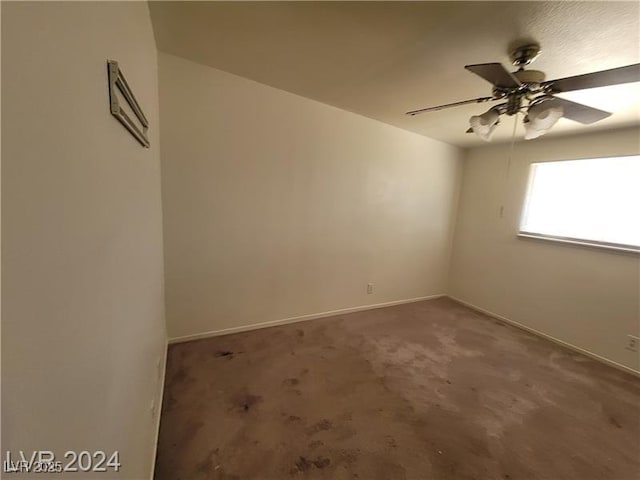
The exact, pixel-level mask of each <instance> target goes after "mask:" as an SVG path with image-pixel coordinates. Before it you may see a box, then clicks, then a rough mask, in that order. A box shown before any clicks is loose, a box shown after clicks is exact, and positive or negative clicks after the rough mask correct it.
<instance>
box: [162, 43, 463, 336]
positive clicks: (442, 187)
mask: <svg viewBox="0 0 640 480" xmlns="http://www.w3.org/2000/svg"><path fill="white" fill-rule="evenodd" d="M159 56H160V99H161V102H160V103H161V111H162V168H163V206H164V214H165V216H164V231H165V260H166V282H167V317H168V328H169V334H170V337H180V336H186V335H193V334H199V333H203V332H208V331H217V330H221V329H226V328H235V327H241V326H246V325H250V324H255V323H262V322H266V321H273V320H279V319H284V318H289V317H296V316H301V315H307V314H315V313H319V312H325V311H330V310H336V309H342V308H349V307H356V306H361V305H368V304H377V303H384V302H390V301H396V300H403V299H411V298H416V297H422V296H427V295H434V294H442V293H445V286H446V276H447V269H448V259H449V249H450V237H451V232H452V216H453V212H454V209H455V202H456V197H457V185H458V177H459V167H460V162H459V152H460V151H459V150H458V149H457V148H454V147H451V146H449V145H446V144H443V143H440V142H437V141H434V140H429V139H427V138H424V137H421V136H419V135H416V134H412V133H408V132H406V131H403V130H400V129H397V128H395V127H390V126H388V125H385V124H382V123H379V122H377V121H373V120H370V119H367V118H364V117H361V116H358V115H355V114H352V113H348V112H345V111H342V110H338V109H336V108H333V107H329V106H326V105H323V104H320V103H317V102H314V101H311V100H308V99H305V98H302V97H299V96H296V95H293V94H289V93H286V92H283V91H280V90H276V89H274V88H271V87H267V86H265V85H261V84H258V83H255V82H252V81H249V80H246V79H243V78H240V77H237V76H234V75H230V74H227V73H224V72H221V71H218V70H215V69H213V68H210V67H206V66H202V65H199V64H196V63H193V62H190V61H187V60H183V59H180V58H178V57H174V56H171V55H167V54H163V53H160V54H159ZM368 282H373V283H374V284H375V289H374V294H372V295H367V293H366V287H367V283H368Z"/></svg>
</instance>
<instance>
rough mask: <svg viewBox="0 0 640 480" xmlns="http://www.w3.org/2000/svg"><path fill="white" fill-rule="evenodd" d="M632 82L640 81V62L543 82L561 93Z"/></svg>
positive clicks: (554, 91) (552, 91) (553, 91)
mask: <svg viewBox="0 0 640 480" xmlns="http://www.w3.org/2000/svg"><path fill="white" fill-rule="evenodd" d="M632 82H640V63H636V64H633V65H627V66H626V67H619V68H612V69H611V70H603V71H601V72H593V73H586V74H584V75H576V76H575V77H566V78H559V79H557V80H549V81H548V82H542V86H543V87H548V86H550V87H551V93H560V92H570V91H572V90H583V89H585V88H596V87H606V86H608V85H619V84H621V83H632Z"/></svg>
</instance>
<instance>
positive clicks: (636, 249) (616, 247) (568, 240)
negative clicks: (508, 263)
mask: <svg viewBox="0 0 640 480" xmlns="http://www.w3.org/2000/svg"><path fill="white" fill-rule="evenodd" d="M637 156H638V155H616V156H615V157H611V158H621V157H637ZM602 158H609V157H591V158H572V159H565V160H549V161H541V162H533V163H531V164H530V165H529V175H528V178H527V189H526V192H525V195H524V201H523V205H522V209H521V213H520V220H519V222H518V234H517V236H518V237H519V238H525V239H534V240H543V241H549V242H554V243H561V244H568V245H577V246H583V247H595V248H599V249H606V250H613V251H619V252H627V253H635V254H640V245H625V244H622V243H613V242H604V241H599V240H589V239H584V238H574V237H563V236H559V235H547V234H544V233H537V232H529V231H526V230H523V229H522V224H523V223H524V221H525V219H526V218H527V207H528V205H529V195H530V193H531V188H532V185H533V182H534V178H535V175H534V171H535V168H536V166H537V165H543V164H547V163H558V162H570V161H576V160H598V159H602Z"/></svg>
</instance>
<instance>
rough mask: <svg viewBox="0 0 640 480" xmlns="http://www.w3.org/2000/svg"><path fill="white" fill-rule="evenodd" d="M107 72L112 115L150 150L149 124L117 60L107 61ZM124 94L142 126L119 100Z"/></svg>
mask: <svg viewBox="0 0 640 480" xmlns="http://www.w3.org/2000/svg"><path fill="white" fill-rule="evenodd" d="M107 71H108V76H109V105H110V109H111V114H112V115H113V116H114V117H116V118H117V119H118V121H119V122H120V123H121V124H122V125H124V127H125V128H126V129H127V130H129V132H131V134H132V135H133V136H134V137H136V140H138V141H139V142H140V143H141V144H142V146H144V147H147V148H149V146H150V145H151V144H150V143H149V139H148V138H147V130H148V129H149V122H148V121H147V118H146V117H145V116H144V113H143V112H142V109H141V108H140V105H138V102H137V100H136V97H135V96H134V95H133V92H132V91H131V88H129V84H128V83H127V81H126V80H125V78H124V75H123V74H122V72H121V71H120V68H119V67H118V62H116V61H115V60H107ZM118 91H119V92H120V93H121V94H122V97H123V98H124V99H125V101H126V102H127V105H128V107H129V108H130V109H131V111H132V112H133V114H134V115H135V116H136V118H137V119H138V121H139V122H140V125H141V126H138V125H137V124H136V123H135V122H134V120H133V119H132V118H131V117H130V116H129V115H128V114H127V112H126V111H125V109H124V108H123V106H122V105H120V101H119V99H118V93H117V92H118Z"/></svg>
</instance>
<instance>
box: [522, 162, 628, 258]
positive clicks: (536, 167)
mask: <svg viewBox="0 0 640 480" xmlns="http://www.w3.org/2000/svg"><path fill="white" fill-rule="evenodd" d="M520 236H523V237H535V238H543V239H550V240H557V241H563V242H570V243H580V244H587V245H595V246H602V247H609V248H616V249H620V250H630V251H638V252H640V156H629V157H611V158H593V159H586V160H568V161H558V162H543V163H534V164H532V165H531V172H530V174H529V189H528V192H527V199H526V202H525V207H524V211H523V215H522V220H521V224H520Z"/></svg>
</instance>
